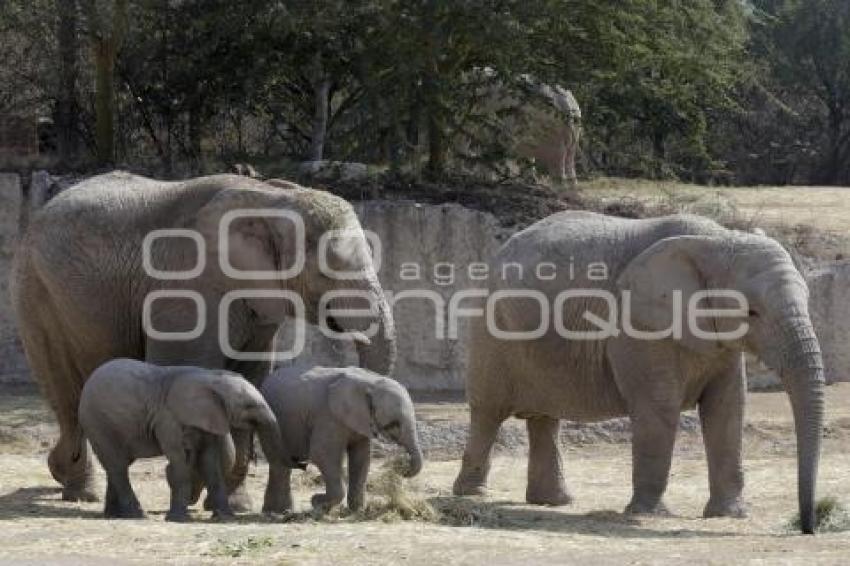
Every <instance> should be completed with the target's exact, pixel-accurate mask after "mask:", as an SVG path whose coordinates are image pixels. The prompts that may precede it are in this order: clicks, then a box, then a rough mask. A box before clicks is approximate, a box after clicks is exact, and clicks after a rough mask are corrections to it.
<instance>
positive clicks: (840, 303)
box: [0, 174, 850, 390]
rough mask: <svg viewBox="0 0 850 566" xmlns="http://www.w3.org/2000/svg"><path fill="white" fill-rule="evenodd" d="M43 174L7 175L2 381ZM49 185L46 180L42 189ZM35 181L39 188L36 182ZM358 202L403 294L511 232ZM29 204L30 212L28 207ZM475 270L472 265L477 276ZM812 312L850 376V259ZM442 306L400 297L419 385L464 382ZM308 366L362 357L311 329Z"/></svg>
mask: <svg viewBox="0 0 850 566" xmlns="http://www.w3.org/2000/svg"><path fill="white" fill-rule="evenodd" d="M42 177H43V176H38V175H36V176H34V178H33V182H32V183H31V185H32V186H33V187H32V188H31V189H30V192H31V193H32V194H30V195H29V196H30V197H32V198H31V199H29V200H31V201H32V202H29V203H27V204H25V203H24V199H23V195H22V190H21V183H20V179H19V178H18V176H17V175H9V174H0V382H3V381H22V380H25V379H26V376H27V368H26V362H25V359H24V357H23V353H22V350H21V347H20V342H19V340H18V338H17V334H16V331H15V323H14V316H13V314H12V309H11V304H10V300H9V288H8V287H9V285H8V280H9V275H10V273H11V264H12V257H13V251H14V246H15V240H16V239H17V237H18V234H19V226H20V223H21V221H22V220H25V219H26V218H27V216H28V211H27V210H26V209H27V208H29V207H37V206H40V205H41V204H42V203H43V200H44V198H46V197H44V198H42V197H43V196H44V195H42V193H45V194H47V193H46V192H45V191H48V192H49V191H51V190H53V189H51V188H50V187H52V186H53V185H52V184H51V183H52V182H50V183H48V182H46V181H45V179H44V178H42ZM42 185H44V187H42ZM33 188H34V189H35V190H33ZM355 206H356V210H357V213H358V215H359V216H360V219H361V222H362V224H363V226H364V227H365V228H366V229H368V230H372V231H373V232H375V233H376V234H377V235H378V237H379V238H380V241H381V242H382V245H383V250H382V254H381V257H382V264H381V268H380V272H379V276H380V279H381V282H382V284H383V286H384V288H385V289H386V290H388V291H391V292H393V293H395V294H398V293H402V292H405V291H409V290H417V291H426V292H431V293H432V294H433V295H434V296H436V297H439V298H440V299H441V300H443V301H445V302H446V303H448V301H449V300H450V298H451V297H452V295H453V294H455V293H457V292H459V291H462V290H464V289H470V288H474V287H477V286H483V284H484V283H483V282H477V281H475V280H473V279H471V278H470V272H469V267H470V265H473V264H476V263H482V262H486V261H487V259H488V258H489V257H491V256H492V254H493V253H494V252H495V251H496V249H497V248H498V247H499V245H501V243H502V242H503V241H504V240H505V239H507V238H508V237H509V236H510V234H511V231H510V230H509V229H506V228H504V227H503V226H501V225H500V224H499V222H498V221H497V220H496V219H495V217H493V216H492V215H490V214H487V213H483V212H479V211H474V210H470V209H467V208H464V207H462V206H459V205H452V204H445V205H423V204H417V203H413V202H395V201H394V202H384V201H369V202H364V203H359V204H357V205H355ZM22 207H23V209H24V210H22ZM474 273H475V272H474V271H473V274H474ZM809 280H810V286H811V294H812V299H811V312H812V318H813V320H814V322H815V326H816V329H817V332H818V336H819V337H820V341H821V346H822V348H823V351H824V358H825V361H826V367H827V379H828V380H829V381H830V382H833V381H850V348H848V346H850V261H848V262H839V263H835V264H830V265H828V266H825V267H821V268H819V269H816V270H814V271H812V272H811V273H810V274H809ZM435 314H436V313H435V308H434V306H433V303H432V302H431V301H430V300H429V299H428V298H407V299H401V300H399V301H398V303H397V304H396V308H395V319H396V330H397V334H398V345H399V360H398V364H397V368H396V376H397V377H398V378H399V379H400V380H401V381H402V382H404V383H405V384H406V385H408V386H410V387H411V388H414V389H430V390H436V389H454V390H460V389H462V388H463V383H464V375H465V368H466V328H467V325H466V324H465V323H464V322H463V320H461V324H460V327H459V334H458V339H457V340H449V339H442V340H441V339H437V337H436V332H435V327H436V320H437V319H436V318H435ZM291 340H292V327H291V325H289V326H285V327H284V329H283V330H282V332H281V333H280V338H279V344H278V349H279V350H286V349H287V346H288V345H290V344H291ZM299 363H301V364H313V363H317V364H322V365H348V364H356V363H357V356H356V354H355V352H354V350H353V348H351V347H349V346H346V345H339V344H338V343H337V342H332V341H330V340H326V339H325V338H324V337H323V336H321V334H319V333H318V332H317V330H316V329H310V330H309V334H308V344H307V349H306V352H305V353H304V354H303V355H302V357H301V358H300V359H299ZM749 366H750V374H751V376H752V378H751V386H752V387H754V388H763V387H772V386H776V385H777V384H778V380H777V379H776V377H775V375H773V373H772V372H770V371H769V370H767V369H766V368H764V367H760V366H759V363H758V361H757V360H755V359H751V360H750V364H749Z"/></svg>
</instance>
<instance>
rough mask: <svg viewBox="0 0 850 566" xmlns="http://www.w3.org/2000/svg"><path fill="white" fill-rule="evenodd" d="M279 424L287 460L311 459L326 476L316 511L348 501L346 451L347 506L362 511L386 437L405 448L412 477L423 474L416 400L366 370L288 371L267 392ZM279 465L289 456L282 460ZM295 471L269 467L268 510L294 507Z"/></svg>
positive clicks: (271, 380)
mask: <svg viewBox="0 0 850 566" xmlns="http://www.w3.org/2000/svg"><path fill="white" fill-rule="evenodd" d="M261 391H262V394H263V396H264V397H265V398H266V401H268V403H269V406H270V407H271V409H272V411H273V412H274V414H275V416H276V417H277V420H278V423H279V424H280V431H281V436H282V438H283V441H284V446H285V447H286V449H287V450H289V451H290V453H289V454H287V455H286V461H289V462H294V461H309V462H312V463H314V464H315V465H316V466H317V467H318V468H319V471H320V472H321V473H322V478H323V479H324V482H325V490H326V493H323V494H316V495H314V496H313V498H312V504H313V507H316V508H330V507H333V506H335V505H338V504H339V503H341V502H342V498H343V495H344V494H345V490H344V487H343V480H342V460H343V454H345V453H346V452H347V454H348V508H349V509H351V510H358V509H361V508H362V507H363V502H364V496H365V490H366V477H367V475H368V473H369V457H370V448H371V442H370V439H371V438H372V437H374V436H377V435H381V436H383V437H385V438H388V439H390V440H392V441H393V442H395V443H397V444H399V445H400V446H402V447H404V448H405V449H406V450H407V453H408V455H409V457H410V461H409V465H408V468H407V470H406V471H405V475H406V476H407V477H412V476H415V475H416V474H418V473H419V471H420V470H421V469H422V451H421V449H420V447H419V440H418V437H417V434H416V419H415V415H414V411H413V402H412V401H411V400H410V396H409V395H408V394H407V391H406V390H405V389H404V387H403V386H402V385H401V384H399V383H398V382H396V381H394V380H392V379H390V378H387V377H383V376H381V375H378V374H376V373H372V372H370V371H368V370H365V369H360V368H355V367H348V368H323V367H316V368H313V369H312V370H310V371H307V372H304V373H301V372H300V371H299V370H297V369H295V368H282V369H279V370H277V371H276V372H274V373H272V374H271V375H270V376H269V377H268V378H266V380H265V381H264V382H263V385H262V387H261ZM277 460H279V461H280V462H282V461H284V458H278V459H277ZM289 478H290V469H289V468H288V467H286V466H283V465H281V464H280V463H279V462H278V463H277V464H274V463H270V465H269V483H268V486H267V488H266V496H265V503H264V505H263V511H264V512H267V513H282V512H285V511H289V510H291V509H292V494H291V491H290V485H289Z"/></svg>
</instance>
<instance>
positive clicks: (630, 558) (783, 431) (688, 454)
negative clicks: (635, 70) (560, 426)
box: [0, 385, 850, 564]
mask: <svg viewBox="0 0 850 566" xmlns="http://www.w3.org/2000/svg"><path fill="white" fill-rule="evenodd" d="M827 401H828V415H829V430H830V433H829V434H828V436H827V440H826V442H825V446H824V453H823V459H822V462H821V474H820V484H819V493H820V495H821V496H822V497H833V498H835V499H836V500H837V501H846V500H847V494H848V493H850V475H848V473H847V470H848V469H850V435H848V434H847V432H848V431H850V419H848V418H847V417H848V415H850V409H848V407H850V385H842V386H837V387H830V388H828V390H827ZM6 402H7V398H4V397H0V426H8V424H7V421H6V415H7V413H6V412H5V411H4V409H6V408H7V406H6ZM27 405H29V406H30V409H32V408H33V407H32V405H38V403H37V401H30V402H29V403H23V404H22V400H20V399H19V400H16V401H14V406H17V407H19V411H18V412H16V411H12V412H11V413H12V414H13V416H12V417H10V418H11V419H19V418H20V416H21V413H20V410H23V409H24V408H25V407H26V406H27ZM422 413H423V414H425V415H429V414H431V413H433V414H435V415H439V418H447V417H448V416H450V415H454V416H455V417H456V420H457V422H461V423H462V422H463V421H464V420H465V419H464V416H463V415H464V409H463V408H462V407H460V406H455V409H454V411H452V410H450V408H449V407H448V406H447V405H444V404H443V405H439V407H437V406H425V407H422ZM30 414H33V413H30ZM34 414H38V411H36V412H35V413H34ZM748 418H749V422H750V426H749V429H748V437H747V447H746V448H747V449H746V457H745V464H746V472H747V482H748V483H747V490H746V495H747V498H748V501H749V504H750V517H749V518H747V519H743V520H734V519H711V520H704V519H702V518H700V513H701V511H702V506H703V504H704V503H705V501H706V498H707V485H706V483H707V482H706V469H705V463H704V456H703V454H702V447H701V446H700V444H699V438H698V437H694V436H692V435H687V436H684V437H682V439H681V442H680V443H679V445H678V446H677V449H676V455H675V457H674V467H673V471H672V474H671V478H670V486H669V488H668V495H667V503H668V505H669V507H670V508H671V509H672V511H673V513H674V514H673V516H672V517H658V518H656V517H642V518H633V517H628V516H624V515H623V514H622V513H621V510H622V508H623V506H624V505H625V503H626V502H627V501H628V497H629V492H630V487H629V476H630V466H629V460H630V457H629V446H628V444H588V445H583V446H568V447H566V450H565V458H564V460H565V465H566V472H567V478H568V482H569V484H570V487H571V490H572V491H573V493H574V495H575V496H576V498H577V500H576V503H575V504H574V505H571V506H567V507H557V508H546V507H536V506H529V505H525V504H524V503H522V502H523V500H524V490H525V458H524V457H523V456H521V455H516V456H510V455H506V456H500V457H497V458H496V459H494V462H493V470H492V482H491V493H490V494H489V496H487V497H483V498H456V497H453V496H451V484H452V480H453V479H454V475H455V474H456V473H457V469H458V466H459V462H458V461H457V460H449V461H442V462H439V461H428V462H427V463H426V465H425V468H424V470H423V471H422V473H421V474H420V475H419V476H418V477H417V478H414V479H413V480H403V479H402V478H400V477H399V475H398V473H397V470H396V469H395V468H394V467H393V466H392V464H390V465H388V466H384V462H382V461H380V460H378V461H375V462H374V464H373V469H372V474H371V476H370V486H369V487H370V493H369V506H368V508H367V510H366V511H365V512H363V513H359V514H348V513H347V512H345V511H344V510H343V511H342V512H340V513H338V514H336V515H331V516H326V517H316V516H313V515H312V514H311V513H309V498H310V496H311V495H312V494H313V493H315V492H316V491H319V490H321V489H322V488H321V485H320V481H318V480H317V479H316V478H317V475H316V474H315V472H314V471H310V472H308V473H301V472H297V473H296V474H294V476H293V477H294V482H293V486H294V490H293V491H294V496H295V503H296V510H297V511H298V513H295V514H294V515H293V516H291V517H285V518H274V519H272V518H269V517H265V516H263V515H262V514H260V513H258V512H257V513H249V514H244V515H241V516H240V517H239V518H238V519H237V520H236V521H233V522H229V523H219V522H214V521H211V520H210V519H209V518H208V513H206V512H203V511H197V510H196V511H194V512H193V518H194V519H195V520H194V522H192V523H189V524H179V525H177V524H170V523H166V522H165V521H164V512H165V509H166V508H167V505H168V490H167V487H166V483H165V478H164V474H163V469H164V462H163V461H162V460H149V461H143V462H139V463H137V464H136V465H135V466H134V467H133V469H132V480H133V483H134V485H135V486H136V489H137V492H138V494H139V498H140V500H141V501H142V504H143V505H144V507H145V509H146V510H147V511H148V518H147V519H146V520H140V521H106V520H103V519H102V518H101V517H100V504H98V503H84V504H78V503H67V502H63V501H61V500H60V497H59V493H58V490H57V489H56V486H55V484H54V483H53V481H52V479H51V478H50V476H49V473H48V471H47V467H46V465H45V452H44V449H43V448H42V447H41V446H40V445H39V444H38V443H37V442H36V444H34V445H32V446H31V447H30V449H29V451H28V452H25V451H22V450H20V447H15V448H13V449H11V450H7V447H6V446H2V445H0V562H4V563H5V562H10V561H19V560H31V561H33V562H35V563H41V562H44V561H65V562H72V563H86V564H89V563H94V564H97V563H104V564H117V563H125V562H143V563H145V564H150V563H159V562H170V563H227V564H230V563H236V564H258V563H263V564H266V563H269V564H282V563H293V564H323V563H330V562H334V563H340V562H342V563H357V564H398V563H410V564H434V563H435V562H436V563H441V564H481V563H492V564H514V563H518V562H519V563H521V562H528V563H533V564H563V563H565V562H572V563H586V562H591V561H592V562H593V563H595V564H622V563H626V562H631V563H635V562H636V563H649V562H651V563H661V564H664V563H681V562H682V561H683V560H687V561H688V562H691V563H696V564H699V563H729V562H740V561H757V562H762V563H780V562H781V563H789V562H796V561H799V562H806V563H836V564H838V563H845V562H846V557H847V555H848V553H850V538H848V537H847V533H846V532H825V533H823V534H819V535H818V536H816V537H803V536H799V535H797V534H796V533H795V532H792V531H790V530H789V526H788V518H789V517H791V516H792V515H793V514H794V513H795V512H796V496H795V495H794V490H795V489H796V478H795V474H796V465H795V461H794V450H793V441H792V440H791V430H790V428H789V427H790V411H789V410H788V407H787V399H786V398H784V397H783V396H782V395H781V394H753V395H751V396H750V411H749V413H748ZM35 426H42V425H39V424H36V425H35ZM16 430H18V432H22V431H21V429H20V427H18V429H16ZM265 478H266V469H265V467H264V466H259V467H257V468H255V469H254V470H253V471H252V473H251V475H250V476H249V478H248V489H249V492H250V493H251V494H252V495H253V497H254V500H255V504H256V506H257V507H259V504H260V501H261V499H262V494H263V489H264V487H265V486H264V483H265ZM835 508H836V509H837V506H836V507H835ZM405 518H407V519H412V520H404V519H405Z"/></svg>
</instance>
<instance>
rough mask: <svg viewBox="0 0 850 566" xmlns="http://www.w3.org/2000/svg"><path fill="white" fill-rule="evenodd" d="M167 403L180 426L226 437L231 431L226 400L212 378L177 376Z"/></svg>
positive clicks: (189, 375) (187, 375)
mask: <svg viewBox="0 0 850 566" xmlns="http://www.w3.org/2000/svg"><path fill="white" fill-rule="evenodd" d="M165 404H166V406H167V407H168V409H169V411H171V413H172V414H173V415H174V417H175V418H176V419H177V421H178V422H180V424H182V425H184V426H192V427H195V428H199V429H201V430H203V431H205V432H209V433H211V434H215V435H218V436H223V435H225V434H228V433H229V432H230V419H229V417H228V414H227V408H226V406H225V402H224V399H222V398H221V396H220V395H219V393H218V392H217V391H216V389H215V387H214V384H213V382H212V381H211V379H206V378H204V377H203V376H198V375H195V374H181V375H177V376H175V377H174V381H173V382H172V384H171V387H170V388H169V390H168V395H167V396H166V399H165Z"/></svg>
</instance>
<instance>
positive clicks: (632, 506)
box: [624, 499, 672, 517]
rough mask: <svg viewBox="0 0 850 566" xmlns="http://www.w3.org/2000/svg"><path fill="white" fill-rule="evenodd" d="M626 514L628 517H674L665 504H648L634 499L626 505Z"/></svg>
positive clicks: (658, 502) (656, 502) (657, 502)
mask: <svg viewBox="0 0 850 566" xmlns="http://www.w3.org/2000/svg"><path fill="white" fill-rule="evenodd" d="M624 513H626V514H627V515H654V516H656V517H670V516H671V515H672V514H671V513H670V510H669V509H667V506H666V505H664V503H663V502H661V501H655V502H647V501H643V500H640V499H632V501H631V502H630V503H629V504H628V505H626V509H625V511H624Z"/></svg>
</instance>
